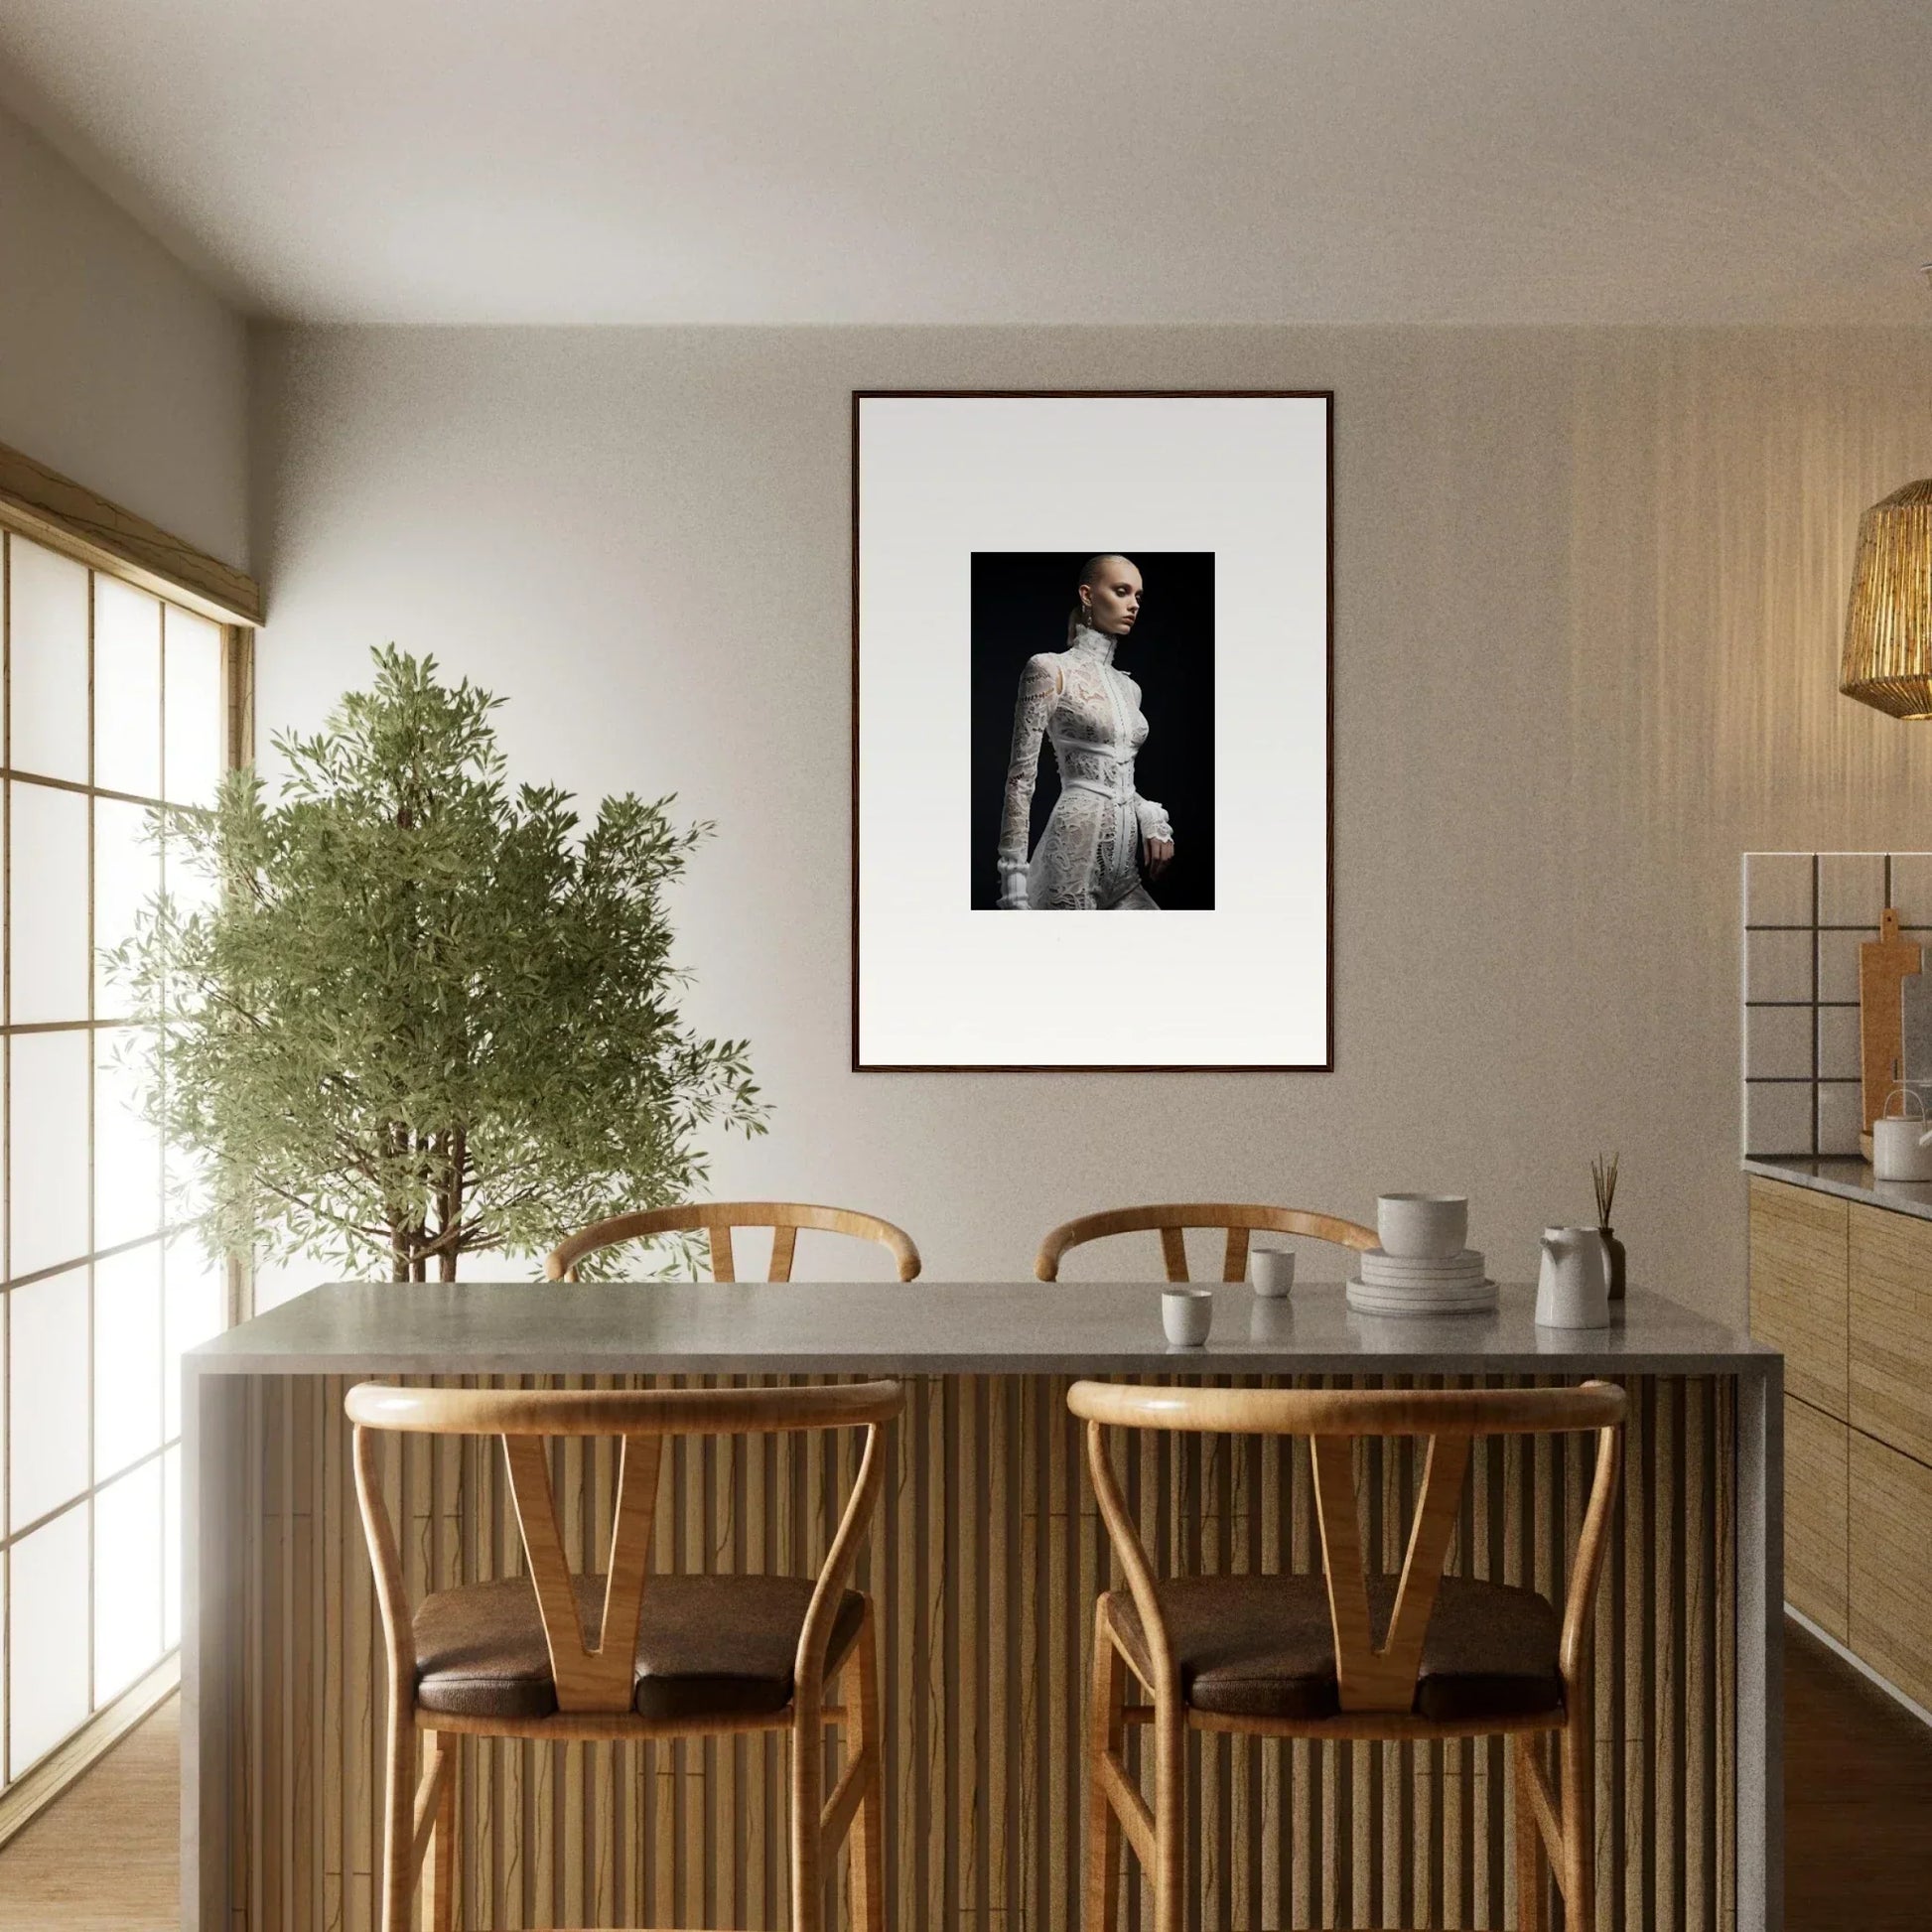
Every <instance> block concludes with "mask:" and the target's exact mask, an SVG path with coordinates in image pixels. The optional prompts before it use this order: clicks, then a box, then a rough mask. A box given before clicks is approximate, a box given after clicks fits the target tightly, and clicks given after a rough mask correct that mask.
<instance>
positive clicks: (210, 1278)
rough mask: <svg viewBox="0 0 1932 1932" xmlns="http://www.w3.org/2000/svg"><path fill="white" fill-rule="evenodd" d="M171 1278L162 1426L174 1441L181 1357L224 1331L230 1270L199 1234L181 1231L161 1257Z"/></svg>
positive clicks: (178, 1428) (178, 1414)
mask: <svg viewBox="0 0 1932 1932" xmlns="http://www.w3.org/2000/svg"><path fill="white" fill-rule="evenodd" d="M162 1269H163V1273H164V1275H165V1278H166V1281H167V1308H166V1321H167V1329H166V1338H167V1350H168V1359H167V1384H166V1388H165V1390H164V1391H163V1394H164V1407H163V1410H162V1427H163V1430H164V1432H165V1433H166V1435H167V1436H168V1438H169V1439H170V1440H171V1441H172V1440H173V1439H174V1438H175V1437H177V1436H179V1435H180V1434H181V1358H182V1354H183V1352H184V1351H185V1350H187V1349H190V1348H193V1347H194V1346H195V1344H196V1343H197V1342H200V1341H207V1339H208V1338H209V1337H210V1336H211V1335H218V1334H219V1333H220V1332H221V1324H222V1323H223V1321H224V1320H225V1319H226V1318H227V1311H228V1274H227V1270H226V1269H225V1268H224V1267H223V1266H222V1264H221V1263H220V1262H218V1261H209V1260H208V1258H207V1256H206V1255H205V1254H204V1253H203V1252H202V1243H201V1239H200V1237H199V1236H197V1235H193V1234H184V1235H179V1236H177V1237H176V1239H174V1240H173V1241H170V1242H169V1243H168V1252H167V1257H166V1259H165V1260H164V1261H163V1263H162Z"/></svg>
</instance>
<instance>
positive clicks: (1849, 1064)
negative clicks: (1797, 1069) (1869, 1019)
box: [1818, 1007, 1861, 1080]
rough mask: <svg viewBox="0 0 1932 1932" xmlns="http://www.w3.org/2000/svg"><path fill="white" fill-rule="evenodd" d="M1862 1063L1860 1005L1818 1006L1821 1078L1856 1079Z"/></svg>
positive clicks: (1819, 1072)
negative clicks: (1860, 1060) (1860, 1056)
mask: <svg viewBox="0 0 1932 1932" xmlns="http://www.w3.org/2000/svg"><path fill="white" fill-rule="evenodd" d="M1860 1071H1861V1068H1860V1065H1859V1010H1858V1008H1857V1007H1820V1008H1819V1009H1818V1077H1819V1078H1820V1079H1821V1080H1856V1079H1858V1077H1859V1075H1860Z"/></svg>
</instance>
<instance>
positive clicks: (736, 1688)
mask: <svg viewBox="0 0 1932 1932" xmlns="http://www.w3.org/2000/svg"><path fill="white" fill-rule="evenodd" d="M576 1584H577V1601H578V1613H579V1616H580V1617H581V1618H582V1619H583V1621H584V1622H585V1623H586V1624H587V1625H588V1626H589V1627H590V1628H591V1629H593V1630H595V1629H596V1628H597V1624H598V1620H599V1619H600V1618H601V1617H602V1615H603V1613H604V1579H603V1578H602V1577H579V1578H578V1579H577V1580H576ZM811 1600H812V1581H811V1579H810V1578H808V1577H652V1578H650V1579H649V1581H648V1582H646V1584H645V1585H644V1607H643V1614H642V1616H641V1617H640V1618H639V1620H638V1628H637V1661H636V1669H635V1673H634V1682H635V1685H636V1693H635V1696H634V1698H633V1700H632V1704H633V1708H634V1709H635V1710H636V1712H637V1714H638V1715H639V1716H640V1717H645V1718H659V1719H672V1720H678V1721H684V1722H702V1721H704V1720H705V1719H708V1718H741V1717H760V1716H765V1715H768V1714H771V1713H775V1712H779V1711H782V1710H783V1709H784V1708H785V1707H786V1705H788V1704H789V1703H790V1702H791V1690H792V1683H791V1667H792V1661H793V1659H794V1658H795V1657H796V1655H797V1652H798V1633H799V1631H800V1630H801V1629H803V1627H804V1623H805V1610H806V1607H807V1605H808V1604H809V1603H810V1602H811ZM864 1612H865V1599H864V1598H863V1597H862V1596H860V1595H859V1594H858V1592H857V1591H855V1590H847V1591H846V1592H845V1595H844V1597H843V1599H842V1600H841V1602H840V1604H839V1613H838V1615H837V1616H836V1617H835V1618H834V1619H833V1623H832V1641H831V1645H830V1647H829V1649H828V1651H827V1661H826V1669H827V1672H828V1674H829V1673H831V1672H833V1671H836V1670H837V1669H838V1668H839V1666H840V1664H841V1663H843V1662H844V1660H845V1656H846V1653H847V1652H848V1651H849V1650H850V1649H851V1647H852V1644H853V1640H854V1639H855V1638H856V1637H857V1636H858V1634H859V1623H860V1619H861V1617H862V1616H863V1615H864ZM415 1635H416V1703H417V1705H418V1707H419V1708H420V1709H422V1710H424V1711H430V1712H441V1713H443V1714H445V1715H446V1716H449V1717H459V1718H484V1719H489V1718H495V1719H502V1720H507V1721H509V1722H512V1723H518V1722H522V1721H525V1720H528V1719H532V1718H547V1717H550V1716H551V1715H553V1714H554V1713H555V1711H556V1709H557V1688H556V1685H555V1684H554V1682H553V1681H552V1680H551V1676H550V1651H549V1647H548V1646H547V1645H546V1644H545V1642H544V1636H543V1618H542V1616H541V1615H540V1614H539V1612H538V1610H537V1597H536V1591H535V1589H534V1588H533V1587H531V1584H530V1581H529V1579H528V1578H526V1577H512V1578H509V1579H507V1580H506V1581H504V1582H501V1583H494V1584H466V1585H464V1586H462V1587H460V1588H457V1589H442V1590H436V1591H434V1592H432V1593H431V1594H430V1595H428V1596H425V1597H424V1598H423V1600H422V1602H421V1603H420V1604H418V1605H417V1609H416V1617H415Z"/></svg>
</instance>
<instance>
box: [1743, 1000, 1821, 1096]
mask: <svg viewBox="0 0 1932 1932" xmlns="http://www.w3.org/2000/svg"><path fill="white" fill-rule="evenodd" d="M1816 1011H1817V1009H1816V1008H1815V1007H1810V1006H1802V1007H1746V1008H1745V1010H1744V1078H1745V1079H1747V1080H1809V1079H1810V1078H1812V1063H1811V1054H1812V1035H1813V1027H1812V1015H1813V1014H1814V1013H1815V1012H1816Z"/></svg>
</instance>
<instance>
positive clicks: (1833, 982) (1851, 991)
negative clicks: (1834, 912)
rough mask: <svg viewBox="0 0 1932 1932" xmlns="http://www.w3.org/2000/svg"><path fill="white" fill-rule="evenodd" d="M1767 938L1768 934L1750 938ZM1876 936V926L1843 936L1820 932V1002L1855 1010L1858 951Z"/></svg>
mask: <svg viewBox="0 0 1932 1932" xmlns="http://www.w3.org/2000/svg"><path fill="white" fill-rule="evenodd" d="M1752 936H1753V937H1754V938H1756V937H1763V938H1767V939H1768V938H1770V937H1772V936H1773V935H1772V934H1770V933H1763V934H1753V935H1752ZM1877 936H1878V928H1877V926H1876V925H1873V926H1870V927H1868V928H1859V927H1855V928H1853V929H1851V930H1849V931H1846V932H1821V933H1820V934H1819V935H1818V997H1819V999H1820V1000H1821V1001H1827V1002H1829V1001H1839V1000H1842V1001H1847V1002H1849V1003H1851V1004H1852V1005H1854V1006H1856V1005H1857V1004H1858V999H1859V948H1860V947H1861V946H1862V945H1863V944H1864V942H1865V941H1866V940H1867V939H1875V938H1877Z"/></svg>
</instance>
